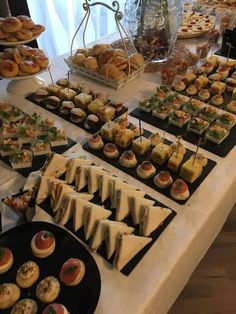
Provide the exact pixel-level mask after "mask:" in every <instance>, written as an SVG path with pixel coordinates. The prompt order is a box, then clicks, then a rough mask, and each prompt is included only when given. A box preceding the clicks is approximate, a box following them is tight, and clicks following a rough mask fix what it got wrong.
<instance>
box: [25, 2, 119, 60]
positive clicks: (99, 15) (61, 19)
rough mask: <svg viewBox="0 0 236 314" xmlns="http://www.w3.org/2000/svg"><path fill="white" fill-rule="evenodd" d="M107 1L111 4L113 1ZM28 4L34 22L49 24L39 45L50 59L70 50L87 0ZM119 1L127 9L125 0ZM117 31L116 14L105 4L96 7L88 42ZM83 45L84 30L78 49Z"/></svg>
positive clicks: (77, 45)
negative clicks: (83, 5)
mask: <svg viewBox="0 0 236 314" xmlns="http://www.w3.org/2000/svg"><path fill="white" fill-rule="evenodd" d="M95 1H96V0H95ZM95 1H93V2H95ZM103 2H104V3H107V4H109V5H111V3H112V0H103ZM27 3H28V7H29V11H30V15H31V18H32V19H33V21H35V22H36V23H39V24H43V25H44V26H45V27H46V30H45V32H44V33H43V34H42V35H41V36H40V37H39V38H38V39H37V41H38V44H39V47H41V48H42V49H44V51H45V52H46V54H47V55H48V56H49V58H54V57H56V56H58V55H61V54H64V53H68V52H69V51H70V45H71V40H72V38H73V35H74V33H75V31H76V29H77V27H78V26H79V24H80V22H81V20H82V18H83V16H84V14H85V11H84V9H83V8H82V4H83V3H84V0H41V1H39V0H27ZM119 3H120V9H121V11H122V12H124V3H125V0H120V1H119ZM115 31H116V23H115V20H114V14H113V13H112V12H111V11H110V10H108V9H107V8H105V7H104V6H100V5H99V6H95V7H92V9H91V14H90V20H89V23H88V25H87V29H86V37H85V38H86V43H90V42H92V41H94V40H96V39H99V38H100V37H102V36H104V35H106V34H111V33H113V32H115ZM82 46H83V38H82V31H81V32H79V33H78V34H77V36H76V39H75V42H74V46H73V47H74V49H75V48H78V47H82Z"/></svg>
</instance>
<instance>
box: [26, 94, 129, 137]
mask: <svg viewBox="0 0 236 314" xmlns="http://www.w3.org/2000/svg"><path fill="white" fill-rule="evenodd" d="M26 99H28V100H30V101H31V102H33V103H34V104H36V105H38V106H39V107H41V108H43V109H46V110H48V111H50V112H52V113H54V114H55V115H57V116H59V117H61V118H62V119H64V120H66V121H68V122H70V123H72V124H74V125H76V126H78V127H80V128H81V129H83V130H85V131H87V132H89V133H96V132H97V131H99V130H100V128H101V127H102V126H103V124H104V122H101V121H99V123H97V124H96V125H95V126H94V127H93V128H91V129H86V128H85V126H84V123H83V122H82V123H75V122H72V121H71V119H70V115H69V114H61V113H60V111H59V110H58V109H48V108H46V106H45V104H44V103H43V101H42V102H41V101H38V99H37V97H36V95H35V94H34V93H33V94H30V95H27V96H26ZM84 111H85V112H86V114H87V115H89V114H90V112H89V111H88V110H84ZM126 111H128V108H126V107H123V108H122V110H120V111H116V113H115V118H114V119H116V118H118V117H119V116H121V115H122V114H123V113H125V112H126Z"/></svg>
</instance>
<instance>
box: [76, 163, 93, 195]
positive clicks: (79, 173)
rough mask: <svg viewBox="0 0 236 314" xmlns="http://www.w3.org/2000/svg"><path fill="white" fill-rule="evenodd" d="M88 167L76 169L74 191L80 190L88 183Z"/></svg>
mask: <svg viewBox="0 0 236 314" xmlns="http://www.w3.org/2000/svg"><path fill="white" fill-rule="evenodd" d="M89 167H90V166H80V167H77V168H76V173H75V189H76V190H77V191H80V190H82V189H83V188H84V187H85V186H86V185H87V183H88V170H89Z"/></svg>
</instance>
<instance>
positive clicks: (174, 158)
mask: <svg viewBox="0 0 236 314" xmlns="http://www.w3.org/2000/svg"><path fill="white" fill-rule="evenodd" d="M183 158H184V156H183V155H182V154H180V153H176V152H174V153H173V154H172V155H171V157H170V159H169V160H168V165H167V167H168V168H169V169H171V170H173V171H174V172H178V170H179V167H180V164H181V162H182V160H183Z"/></svg>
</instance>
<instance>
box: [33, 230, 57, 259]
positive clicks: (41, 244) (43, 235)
mask: <svg viewBox="0 0 236 314" xmlns="http://www.w3.org/2000/svg"><path fill="white" fill-rule="evenodd" d="M55 246H56V241H55V237H54V235H53V234H52V233H51V232H50V231H47V230H41V231H40V232H38V233H36V234H35V235H34V237H33V238H32V240H31V249H32V252H33V254H34V256H36V257H39V258H45V257H47V256H49V255H51V254H52V253H53V252H54V250H55Z"/></svg>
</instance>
